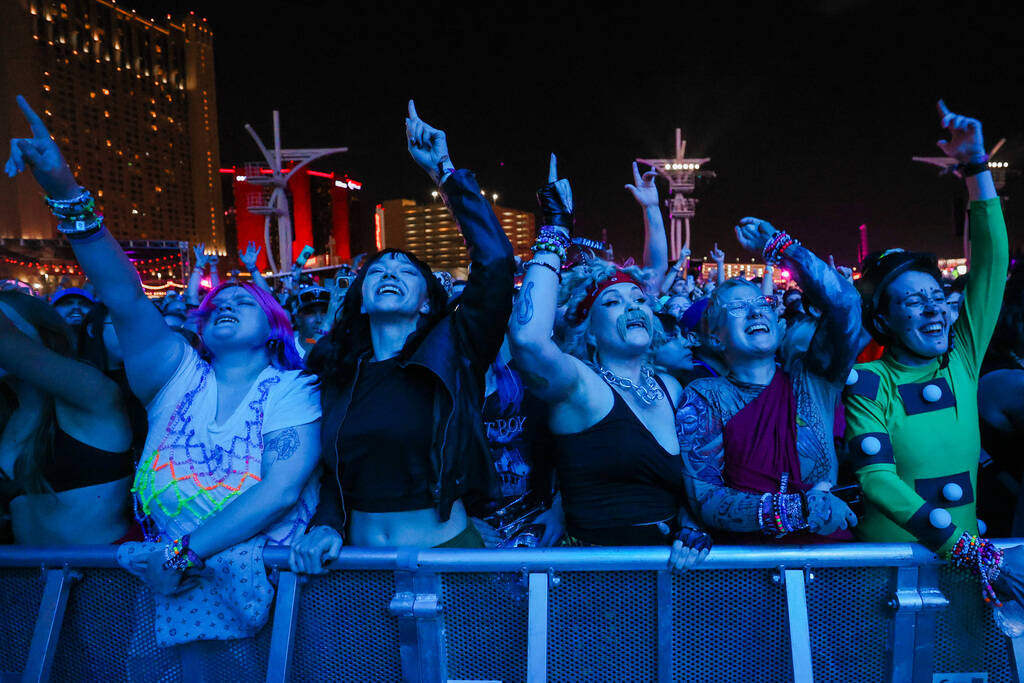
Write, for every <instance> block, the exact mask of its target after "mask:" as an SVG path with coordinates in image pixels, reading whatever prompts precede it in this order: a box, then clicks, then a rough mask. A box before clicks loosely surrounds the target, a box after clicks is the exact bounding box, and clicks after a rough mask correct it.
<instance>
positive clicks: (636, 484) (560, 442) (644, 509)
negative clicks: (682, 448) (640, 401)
mask: <svg viewBox="0 0 1024 683" xmlns="http://www.w3.org/2000/svg"><path fill="white" fill-rule="evenodd" d="M612 394H613V395H614V398H615V400H614V403H613V404H612V409H611V410H610V411H608V414H607V415H605V416H604V417H603V418H602V419H601V420H600V421H599V422H598V423H597V424H595V425H594V426H592V427H589V428H587V429H584V430H583V431H582V432H579V433H577V434H556V435H555V444H556V448H555V466H556V470H557V472H558V481H559V485H560V487H561V491H562V501H563V506H564V510H565V518H566V524H567V528H568V532H569V534H570V535H573V536H581V537H583V536H586V537H588V538H592V537H594V534H593V533H587V530H596V529H609V528H612V527H617V528H620V527H626V526H631V525H637V524H649V523H651V522H658V521H662V520H666V519H670V518H674V517H675V516H676V514H677V513H678V512H679V508H680V507H681V506H682V505H683V496H684V492H683V464H682V458H681V457H680V456H679V455H672V454H671V453H669V452H668V451H666V450H665V449H664V448H662V446H661V444H660V443H658V440H657V439H656V438H654V435H653V434H651V433H650V432H649V431H648V430H647V428H646V427H644V425H643V423H641V422H640V420H639V418H637V416H636V414H635V413H634V412H633V411H632V410H631V409H630V407H629V405H628V404H627V403H626V402H625V401H624V400H623V398H622V397H621V396H620V395H619V393H618V392H617V391H615V390H614V389H612ZM616 544H617V543H616Z"/></svg>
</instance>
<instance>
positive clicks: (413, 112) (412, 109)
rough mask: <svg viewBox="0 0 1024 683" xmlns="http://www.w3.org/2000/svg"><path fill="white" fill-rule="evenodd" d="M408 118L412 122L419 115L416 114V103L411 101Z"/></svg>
mask: <svg viewBox="0 0 1024 683" xmlns="http://www.w3.org/2000/svg"><path fill="white" fill-rule="evenodd" d="M409 118H410V119H413V120H415V119H418V118H419V114H417V113H416V103H415V102H413V101H412V100H409Z"/></svg>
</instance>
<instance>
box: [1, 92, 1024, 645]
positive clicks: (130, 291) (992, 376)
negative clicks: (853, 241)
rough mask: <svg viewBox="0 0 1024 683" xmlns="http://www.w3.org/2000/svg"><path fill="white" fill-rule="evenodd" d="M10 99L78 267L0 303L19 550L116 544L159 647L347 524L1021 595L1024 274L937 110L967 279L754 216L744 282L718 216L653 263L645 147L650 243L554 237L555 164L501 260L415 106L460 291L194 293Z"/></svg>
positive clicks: (361, 531) (226, 626)
mask: <svg viewBox="0 0 1024 683" xmlns="http://www.w3.org/2000/svg"><path fill="white" fill-rule="evenodd" d="M18 105H19V106H20V108H21V110H22V112H23V114H24V116H25V118H26V120H27V123H28V126H29V129H30V131H31V136H30V137H26V138H18V139H15V140H13V141H12V143H11V157H10V159H9V160H8V162H7V166H6V170H7V173H8V175H9V176H14V175H16V174H18V173H21V172H23V171H27V172H31V173H32V175H33V176H34V177H35V179H36V181H37V182H38V184H39V186H40V187H41V189H42V191H43V193H44V194H45V201H46V202H47V204H48V205H49V207H50V209H51V210H52V212H53V214H54V215H55V216H56V217H57V219H58V221H59V223H58V230H59V231H60V232H61V233H62V234H63V235H64V236H66V237H67V239H68V240H69V242H70V244H71V246H72V248H73V250H74V253H75V257H76V259H77V261H78V264H79V266H80V268H81V270H82V272H83V273H84V274H85V275H86V276H87V278H88V283H89V286H88V288H73V287H68V288H64V289H62V290H60V291H58V292H57V293H55V294H54V295H53V296H52V297H51V298H50V300H49V301H46V300H45V299H42V298H39V297H36V296H33V295H32V294H31V293H30V292H29V293H26V292H25V291H24V290H21V289H16V288H15V289H8V290H5V291H0V430H2V431H0V505H2V507H3V513H4V518H5V520H6V521H7V522H8V525H7V526H8V529H7V531H6V533H7V536H8V542H13V543H18V544H27V545H67V544H81V543H91V544H119V550H118V553H119V561H120V562H121V563H122V565H123V566H124V567H125V568H126V569H127V570H129V571H131V572H133V573H135V574H136V575H137V576H139V577H140V578H141V579H142V580H143V581H144V582H145V583H146V584H147V585H148V586H149V587H150V588H151V589H152V590H153V592H154V594H155V595H156V610H157V614H158V616H159V617H160V618H158V619H157V621H156V623H157V626H156V629H157V633H156V637H157V641H158V643H159V644H160V645H163V646H170V645H177V644H182V643H187V642H191V641H195V640H210V639H227V638H242V637H247V636H251V635H253V634H254V633H255V632H256V631H257V630H258V629H259V628H260V626H262V624H263V623H264V622H265V621H266V619H267V617H268V614H269V610H270V605H271V601H272V596H273V587H272V586H271V584H270V583H269V581H268V578H267V573H266V571H265V569H264V566H263V563H262V560H261V555H262V552H263V549H264V547H265V546H266V545H267V544H275V545H286V546H290V548H291V565H292V569H293V570H295V571H298V572H303V573H310V574H318V573H323V572H325V571H327V570H328V569H329V565H330V562H331V561H332V560H334V559H336V558H338V556H339V554H340V553H341V552H342V548H343V547H345V546H369V547H383V546H418V547H458V548H517V547H538V546H546V547H549V546H568V547H580V546H636V545H647V546H659V545H661V546H667V547H671V552H670V555H669V567H670V569H671V570H673V571H683V570H686V569H688V568H692V567H693V566H695V565H697V564H698V563H700V562H701V561H702V560H703V559H704V558H705V557H706V556H707V554H708V552H709V551H710V549H711V547H712V543H713V542H715V543H718V544H743V545H749V544H812V543H848V542H853V541H857V540H860V541H873V542H897V541H898V542H909V541H914V542H919V543H922V544H924V545H925V546H927V547H929V548H931V549H932V550H934V551H935V552H936V553H938V554H939V555H940V556H942V557H944V558H946V559H948V560H949V561H950V562H951V563H952V564H954V565H956V566H958V567H962V568H963V571H964V572H969V573H971V574H972V575H974V576H976V577H977V579H978V583H979V586H980V593H981V595H982V597H983V598H984V599H985V600H986V601H989V602H991V603H992V604H993V605H994V606H996V607H998V606H999V605H1000V604H1001V602H1002V601H1003V600H1007V599H1020V598H1022V597H1024V593H1022V589H1024V584H1022V580H1024V549H1022V548H1019V547H1018V548H1011V549H1008V550H1005V551H1004V550H1000V549H999V548H998V547H997V546H996V545H995V544H994V543H993V542H992V541H991V540H990V537H992V536H996V537H1004V536H1010V535H1020V534H1021V529H1022V526H1021V525H1022V524H1024V515H1020V514H1016V509H1017V500H1018V499H1019V496H1018V488H1019V486H1020V485H1021V475H1022V474H1024V467H1022V466H1021V465H1020V464H1018V462H1017V460H1018V459H1017V458H1016V457H1015V456H1016V452H1015V451H1016V449H1015V444H1017V443H1019V442H1017V441H1016V439H1017V438H1019V436H1020V435H1021V433H1022V432H1024V273H1022V272H1021V269H1020V268H1017V269H1014V270H1012V271H1011V269H1010V264H1009V258H1008V247H1007V235H1006V228H1005V225H1004V222H1003V217H1002V211H1001V206H1000V200H999V198H998V196H997V194H996V191H995V187H994V185H993V181H992V177H991V173H990V172H989V171H988V166H987V163H986V162H987V157H986V155H985V149H984V144H983V137H982V129H981V124H980V123H979V122H978V121H977V120H975V119H971V118H968V117H965V116H961V115H957V114H954V113H951V112H950V111H949V110H948V109H947V108H946V107H945V105H944V104H943V103H942V102H940V103H939V119H940V125H941V127H942V128H944V129H946V130H947V132H948V139H947V140H942V141H940V143H939V146H940V148H941V149H942V151H943V153H945V154H946V155H947V156H948V157H950V158H951V159H952V160H953V162H954V163H955V166H954V167H953V168H954V169H955V173H957V174H958V175H959V176H960V177H962V178H963V179H964V182H965V183H966V186H967V191H968V193H969V196H970V200H971V201H970V209H969V234H970V242H971V264H970V273H969V280H968V277H967V276H963V277H961V278H959V279H958V280H957V281H956V282H947V281H945V280H944V279H943V277H942V274H941V273H940V272H939V270H938V268H937V265H936V259H935V257H934V255H931V254H925V253H917V252H910V251H904V250H901V249H888V250H886V251H882V252H876V253H874V254H871V255H869V256H868V258H867V259H866V260H865V262H864V263H863V264H861V265H860V272H859V277H857V278H856V279H855V278H854V274H853V271H852V270H851V269H849V268H844V267H842V266H836V265H835V263H834V262H833V261H832V259H831V257H829V258H828V259H827V260H823V259H822V258H820V257H819V256H817V255H815V254H814V253H813V252H812V251H811V250H810V249H808V248H807V247H806V246H804V245H802V244H801V242H800V241H799V240H798V239H797V238H796V237H795V236H791V235H790V234H788V233H787V232H785V231H783V230H779V229H776V228H775V227H773V226H772V225H771V224H770V223H768V222H767V221H765V220H762V219H760V218H753V217H748V218H743V219H741V220H740V221H739V222H738V224H737V225H736V227H735V236H736V239H737V241H738V243H739V246H740V247H741V248H743V249H744V250H746V251H748V252H749V253H750V254H752V255H754V256H755V257H759V258H760V259H761V260H762V262H763V264H764V269H763V272H762V274H761V275H760V276H759V277H737V278H731V279H726V277H725V254H724V252H723V250H722V249H720V248H719V243H721V244H724V238H721V239H720V241H719V243H716V244H715V247H714V250H713V251H712V252H711V253H710V254H709V255H708V256H709V260H710V261H712V262H714V263H715V264H716V269H715V271H713V274H712V275H711V276H710V277H708V278H707V279H706V280H705V279H704V278H700V277H694V276H693V275H689V274H688V272H689V269H688V267H687V262H688V259H689V256H690V254H689V250H684V253H683V254H682V258H681V259H680V260H679V261H678V262H677V263H675V264H674V265H672V266H670V265H669V260H668V246H667V241H666V235H665V227H664V224H663V219H662V199H661V198H660V197H659V193H658V188H657V185H656V177H657V174H656V172H655V171H648V172H646V173H641V171H640V169H639V168H638V167H637V166H636V164H634V165H633V169H632V173H633V178H632V183H630V184H628V185H626V187H625V189H626V191H627V192H628V194H629V195H631V196H632V198H633V199H634V200H635V201H636V203H637V205H638V206H639V208H640V212H641V214H642V221H643V225H644V231H645V232H644V237H645V239H644V245H645V246H644V253H643V258H642V263H640V264H635V263H633V262H632V261H630V262H627V263H626V264H619V263H615V262H614V261H612V260H610V259H609V258H606V256H607V253H606V252H603V251H601V250H600V249H598V248H597V247H595V246H593V243H591V242H589V241H588V240H585V239H580V238H579V236H576V235H574V231H575V230H576V227H577V226H576V220H575V217H574V202H573V195H572V188H571V186H570V183H569V181H568V180H567V179H566V178H563V177H559V173H558V166H557V160H556V159H555V157H554V155H552V156H551V158H550V160H549V171H548V176H547V181H546V183H544V184H543V185H541V187H540V189H538V191H537V198H538V202H539V204H540V212H541V214H542V220H541V221H540V225H541V227H540V229H539V231H538V236H537V239H536V243H535V244H534V246H533V256H532V258H531V259H530V260H528V261H525V262H519V261H518V260H517V259H516V258H515V257H514V255H513V251H512V247H511V245H510V244H509V241H508V239H507V237H506V236H505V234H504V233H503V231H502V228H501V224H500V223H499V221H498V220H497V218H496V217H495V214H494V212H493V209H492V206H491V205H490V203H489V202H488V201H487V200H486V199H485V198H484V197H482V196H481V192H480V188H479V186H478V185H477V182H476V179H475V176H474V174H473V173H472V172H470V171H468V170H466V169H461V168H459V167H458V166H456V165H455V164H454V163H453V161H452V159H451V157H450V156H449V152H448V145H447V140H446V136H445V133H444V132H442V131H441V130H438V129H436V128H433V127H431V126H430V125H428V124H427V123H425V122H424V121H423V120H422V119H420V118H419V116H418V115H417V113H416V110H415V106H414V104H413V103H412V102H410V103H409V110H408V116H407V118H406V134H407V141H408V149H409V152H410V154H411V156H412V158H413V160H414V161H415V163H416V164H417V165H418V166H419V167H420V168H421V169H423V171H425V172H426V173H427V175H428V176H429V177H430V179H431V180H432V181H433V182H434V183H435V184H436V185H437V187H438V191H439V192H440V194H441V196H442V197H443V198H444V201H445V203H446V204H447V206H448V208H449V209H450V210H451V212H452V214H453V216H454V217H455V219H456V221H457V222H458V225H459V226H460V229H461V231H462V235H463V237H464V238H465V241H466V244H467V247H468V251H469V255H470V259H471V265H470V269H469V276H468V279H467V280H466V281H464V282H462V281H454V280H453V279H452V277H451V276H450V275H449V274H447V273H434V272H432V271H431V268H430V266H429V265H428V264H426V263H424V262H423V261H421V260H420V259H418V258H417V257H416V256H415V255H414V254H412V253H409V252H407V251H401V250H395V249H387V250H384V251H381V252H379V253H377V254H373V255H371V256H369V257H367V258H365V259H362V262H361V263H358V264H356V265H357V268H353V269H351V270H349V271H344V272H340V273H338V276H337V277H335V278H332V279H331V280H329V281H324V282H323V283H320V282H318V281H316V280H315V279H314V278H311V277H310V276H309V274H308V273H303V263H304V260H305V258H308V256H309V253H308V252H304V253H303V254H302V255H301V256H300V258H299V259H298V260H297V261H296V264H295V269H294V270H293V271H292V274H291V276H290V277H286V278H280V279H279V280H278V281H277V282H276V283H275V284H274V285H272V284H271V283H269V282H268V281H267V280H266V279H264V277H263V276H262V274H261V273H260V271H259V269H258V268H257V265H256V264H257V258H258V255H259V248H258V247H257V246H256V245H253V244H250V245H249V246H248V248H247V249H246V250H245V251H244V252H242V253H240V254H239V259H240V262H241V263H242V264H243V265H244V266H245V267H246V269H247V270H248V271H249V275H250V277H248V278H244V277H241V274H240V273H238V272H237V271H236V272H233V273H231V274H230V275H229V276H228V277H225V278H224V279H221V278H220V277H219V274H218V272H217V260H216V258H215V257H210V256H208V255H207V254H206V253H205V250H204V248H203V246H202V245H198V246H197V247H196V251H195V257H196V258H195V264H194V268H193V270H192V273H191V278H190V281H189V284H188V287H187V289H186V290H185V293H184V295H182V296H177V295H168V296H167V297H165V298H164V299H162V300H159V301H157V302H154V301H151V300H150V299H148V298H147V297H146V295H145V292H144V290H143V288H142V286H141V284H140V280H139V276H138V273H137V272H136V271H135V269H134V267H133V265H132V263H131V262H130V261H129V259H128V258H127V257H126V255H125V253H124V252H123V251H122V249H121V247H120V245H119V244H118V242H117V241H116V240H115V239H114V238H113V237H112V236H111V234H110V232H109V231H108V230H107V229H106V226H105V224H104V218H103V216H102V215H100V214H99V213H98V212H97V210H96V203H95V200H94V199H93V197H92V195H91V194H90V192H89V190H88V189H86V188H83V187H81V186H80V185H79V184H78V182H77V181H76V179H75V177H74V175H73V174H72V171H71V169H70V168H69V166H68V164H67V163H66V162H65V160H64V158H63V156H62V155H61V152H60V150H59V149H58V147H57V145H56V143H55V142H54V140H53V138H52V137H51V135H50V133H49V131H48V130H47V128H46V126H45V124H44V122H43V121H42V119H40V117H39V116H38V115H37V114H36V113H35V112H34V111H33V110H32V109H31V107H30V106H29V105H28V103H27V102H26V101H25V100H24V99H23V98H19V99H18ZM598 246H601V245H598ZM207 267H209V269H210V281H211V287H210V289H209V291H208V292H205V294H202V295H201V292H200V282H201V280H202V277H203V275H204V273H205V269H206V268H207ZM783 269H784V270H785V271H786V272H787V273H789V274H791V279H790V280H788V281H784V280H781V279H780V280H778V281H777V280H776V278H775V277H774V274H775V273H776V272H779V271H781V270H783ZM1008 274H1009V277H1008ZM780 283H785V284H780ZM321 284H322V286H321ZM979 512H981V513H982V517H983V518H984V520H985V522H984V523H983V522H982V521H981V520H979V518H978V516H979ZM986 526H987V528H988V531H989V532H990V533H988V534H986ZM196 610H202V611H203V613H204V615H205V616H204V618H203V619H201V620H193V619H191V618H187V617H183V616H182V615H183V614H184V615H187V614H190V613H194V612H195V611H196Z"/></svg>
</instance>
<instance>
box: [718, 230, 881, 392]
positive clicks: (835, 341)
mask: <svg viewBox="0 0 1024 683" xmlns="http://www.w3.org/2000/svg"><path fill="white" fill-rule="evenodd" d="M736 237H737V238H738V239H739V241H740V243H741V244H742V245H743V246H744V247H746V248H747V249H750V250H751V251H753V252H755V253H761V254H762V255H763V256H764V260H765V263H773V264H774V263H782V264H783V265H785V266H786V268H787V269H788V270H789V271H790V272H791V273H793V279H794V280H795V281H796V283H797V284H798V285H800V289H801V290H803V292H804V297H805V298H806V299H807V300H808V301H809V302H810V303H811V304H813V305H814V306H815V307H817V308H818V310H820V311H821V312H822V315H821V321H820V323H819V324H818V329H817V331H816V332H815V333H814V337H813V338H812V339H811V345H810V347H809V349H808V352H807V362H808V364H809V365H808V367H809V368H810V369H811V370H812V371H814V372H815V373H816V374H819V375H821V376H823V377H825V378H826V379H828V380H830V381H832V382H839V381H843V380H845V379H846V377H847V375H849V374H850V368H852V367H853V361H854V359H855V358H856V357H857V352H858V351H859V350H860V348H859V347H858V346H857V338H858V334H859V333H860V327H861V324H860V309H861V303H860V295H858V294H857V290H856V289H854V288H853V285H851V284H850V283H849V282H847V281H846V280H845V279H844V278H843V277H842V276H841V275H840V274H839V273H838V272H837V271H836V270H835V268H832V267H830V266H829V265H828V264H827V263H825V262H824V261H822V260H821V259H819V258H818V257H817V256H815V255H814V254H813V253H812V252H811V251H810V250H809V249H806V248H804V247H803V246H801V245H800V243H799V242H797V241H795V240H792V238H790V237H789V235H788V234H786V233H783V232H780V231H779V230H776V229H775V228H774V227H772V225H771V224H770V223H768V222H767V221H763V220H761V219H759V218H744V219H742V220H741V221H740V223H739V225H737V226H736Z"/></svg>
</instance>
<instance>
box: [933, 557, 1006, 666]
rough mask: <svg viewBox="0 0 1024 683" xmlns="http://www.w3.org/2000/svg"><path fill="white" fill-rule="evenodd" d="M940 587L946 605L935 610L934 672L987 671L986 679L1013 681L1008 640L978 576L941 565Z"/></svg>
mask: <svg viewBox="0 0 1024 683" xmlns="http://www.w3.org/2000/svg"><path fill="white" fill-rule="evenodd" d="M939 590H941V591H942V593H943V594H944V595H945V596H946V598H947V599H948V600H949V607H947V608H946V609H944V610H940V611H939V612H938V613H937V617H938V619H937V623H936V625H935V669H934V670H935V672H936V673H956V672H960V673H968V672H979V673H981V672H987V673H988V680H989V683H1012V682H1015V681H1016V675H1015V673H1014V672H1013V666H1012V663H1011V662H1010V658H1009V650H1008V644H1009V640H1008V639H1007V638H1006V636H1004V635H1003V634H1002V632H1001V631H999V629H998V627H996V624H995V621H993V619H992V610H991V608H989V606H988V605H987V604H985V602H984V601H983V600H982V598H981V586H980V584H979V583H978V578H977V577H975V576H971V575H969V574H968V573H967V572H965V571H964V570H962V569H956V568H955V567H949V566H946V567H942V568H941V569H940V570H939Z"/></svg>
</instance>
